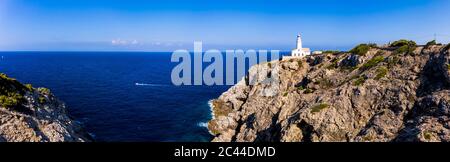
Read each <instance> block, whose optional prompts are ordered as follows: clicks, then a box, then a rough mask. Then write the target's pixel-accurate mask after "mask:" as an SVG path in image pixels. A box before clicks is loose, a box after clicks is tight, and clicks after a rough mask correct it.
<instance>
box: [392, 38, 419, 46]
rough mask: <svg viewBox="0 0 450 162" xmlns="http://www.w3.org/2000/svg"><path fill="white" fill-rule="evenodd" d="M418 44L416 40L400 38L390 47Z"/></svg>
mask: <svg viewBox="0 0 450 162" xmlns="http://www.w3.org/2000/svg"><path fill="white" fill-rule="evenodd" d="M405 45H406V46H411V47H412V46H414V47H415V46H417V44H416V42H414V41H412V40H406V39H400V40H398V41H395V42H393V43H391V44H390V47H402V46H405Z"/></svg>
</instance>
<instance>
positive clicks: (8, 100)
mask: <svg viewBox="0 0 450 162" xmlns="http://www.w3.org/2000/svg"><path fill="white" fill-rule="evenodd" d="M23 100H24V98H23V96H22V95H21V94H19V93H8V94H6V95H1V96H0V105H1V106H2V107H4V108H15V107H17V106H18V105H19V104H20V103H21V102H22V101H23Z"/></svg>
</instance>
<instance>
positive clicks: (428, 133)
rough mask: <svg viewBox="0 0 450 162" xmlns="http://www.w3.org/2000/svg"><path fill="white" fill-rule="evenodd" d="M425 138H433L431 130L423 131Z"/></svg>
mask: <svg viewBox="0 0 450 162" xmlns="http://www.w3.org/2000/svg"><path fill="white" fill-rule="evenodd" d="M423 138H425V139H426V140H430V139H431V133H430V132H423Z"/></svg>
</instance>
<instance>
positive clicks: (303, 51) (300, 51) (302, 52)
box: [291, 34, 311, 57]
mask: <svg viewBox="0 0 450 162" xmlns="http://www.w3.org/2000/svg"><path fill="white" fill-rule="evenodd" d="M310 54H311V50H310V49H309V48H303V46H302V37H301V36H300V34H299V35H297V48H295V49H293V50H292V52H291V56H292V57H304V56H306V55H310Z"/></svg>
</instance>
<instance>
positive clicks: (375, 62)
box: [360, 56, 384, 71]
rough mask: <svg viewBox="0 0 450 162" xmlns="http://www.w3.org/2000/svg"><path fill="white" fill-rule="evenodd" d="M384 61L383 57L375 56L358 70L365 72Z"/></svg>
mask: <svg viewBox="0 0 450 162" xmlns="http://www.w3.org/2000/svg"><path fill="white" fill-rule="evenodd" d="M382 61H384V57H383V56H376V57H373V58H372V59H370V60H369V61H367V62H366V63H365V64H363V65H362V66H361V68H360V70H361V71H365V70H368V69H370V68H372V67H374V66H377V65H378V63H380V62H382Z"/></svg>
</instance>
